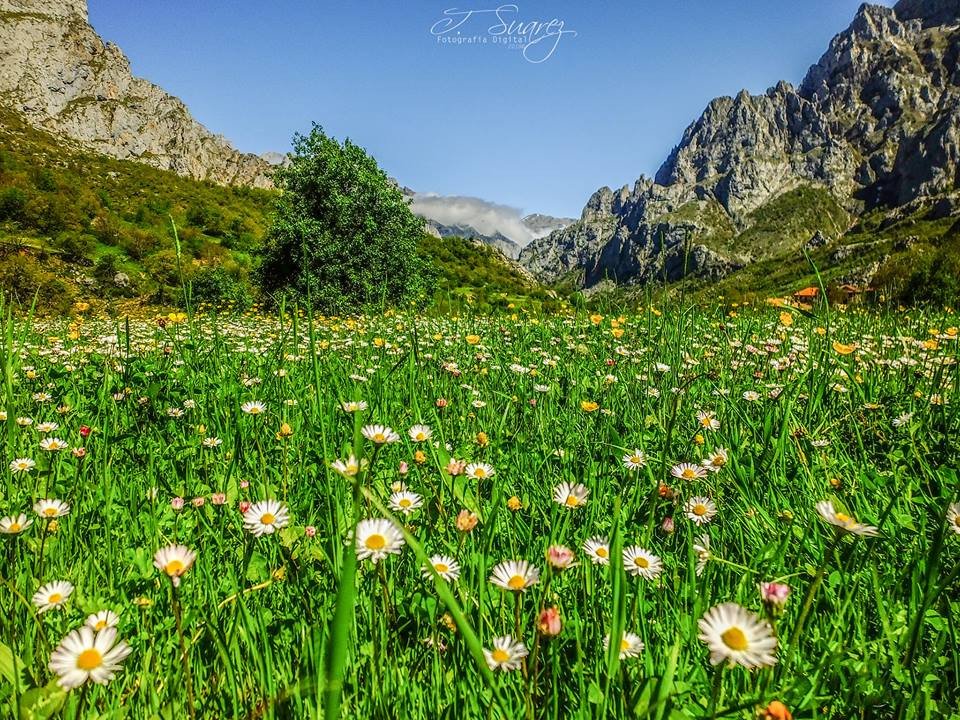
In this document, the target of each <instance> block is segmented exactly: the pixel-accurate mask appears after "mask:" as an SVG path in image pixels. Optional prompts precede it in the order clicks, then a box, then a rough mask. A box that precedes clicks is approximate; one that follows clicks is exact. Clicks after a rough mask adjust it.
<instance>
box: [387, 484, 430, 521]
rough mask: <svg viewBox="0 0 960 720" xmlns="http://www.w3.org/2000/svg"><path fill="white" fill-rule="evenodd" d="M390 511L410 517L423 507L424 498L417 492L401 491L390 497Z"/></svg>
mask: <svg viewBox="0 0 960 720" xmlns="http://www.w3.org/2000/svg"><path fill="white" fill-rule="evenodd" d="M389 504H390V509H391V510H396V511H397V512H402V513H403V514H404V515H409V514H410V513H412V512H413V511H414V510H416V509H417V508H419V507H421V506H422V505H423V498H422V497H420V496H419V495H417V493H415V492H410V491H409V490H400V491H399V492H395V493H393V494H392V495H391V496H390V503H389Z"/></svg>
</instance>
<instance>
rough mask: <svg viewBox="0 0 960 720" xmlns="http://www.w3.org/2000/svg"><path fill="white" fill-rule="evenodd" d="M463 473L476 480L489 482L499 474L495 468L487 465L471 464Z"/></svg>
mask: <svg viewBox="0 0 960 720" xmlns="http://www.w3.org/2000/svg"><path fill="white" fill-rule="evenodd" d="M463 472H464V474H465V475H466V476H467V477H471V478H473V479H474V480H487V479H489V478H492V477H493V476H494V475H496V474H497V471H496V470H494V469H493V466H492V465H488V464H487V463H470V464H469V465H467V467H466V468H465V469H464V471H463Z"/></svg>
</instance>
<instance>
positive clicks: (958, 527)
mask: <svg viewBox="0 0 960 720" xmlns="http://www.w3.org/2000/svg"><path fill="white" fill-rule="evenodd" d="M4 519H6V518H4ZM947 525H948V526H949V527H950V529H951V530H953V531H954V532H955V533H957V534H958V535H960V503H950V507H948V508H947ZM2 531H3V523H2V522H0V532H2Z"/></svg>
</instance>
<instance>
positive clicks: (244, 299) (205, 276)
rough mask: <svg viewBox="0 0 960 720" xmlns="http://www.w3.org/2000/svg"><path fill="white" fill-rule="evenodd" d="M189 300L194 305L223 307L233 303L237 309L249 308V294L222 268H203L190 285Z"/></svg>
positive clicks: (239, 282)
mask: <svg viewBox="0 0 960 720" xmlns="http://www.w3.org/2000/svg"><path fill="white" fill-rule="evenodd" d="M190 294H191V300H192V302H193V303H194V304H196V303H202V302H203V303H209V304H211V305H225V304H227V303H233V305H234V307H235V308H237V309H245V308H247V307H249V306H250V302H251V299H250V292H249V290H248V288H247V286H246V285H245V284H244V283H243V282H242V281H241V280H240V279H238V278H236V277H234V276H232V275H231V274H230V273H228V272H227V271H226V270H225V269H224V268H222V267H203V268H201V269H199V270H198V271H197V272H196V274H195V275H194V276H193V280H192V281H191V283H190Z"/></svg>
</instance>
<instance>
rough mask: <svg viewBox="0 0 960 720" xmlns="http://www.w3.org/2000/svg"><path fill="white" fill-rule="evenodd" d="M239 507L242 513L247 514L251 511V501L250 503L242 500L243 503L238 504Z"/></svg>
mask: <svg viewBox="0 0 960 720" xmlns="http://www.w3.org/2000/svg"><path fill="white" fill-rule="evenodd" d="M238 507H239V509H240V512H242V513H245V512H246V511H247V510H249V509H250V501H249V500H241V501H240V502H239V503H238Z"/></svg>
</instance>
